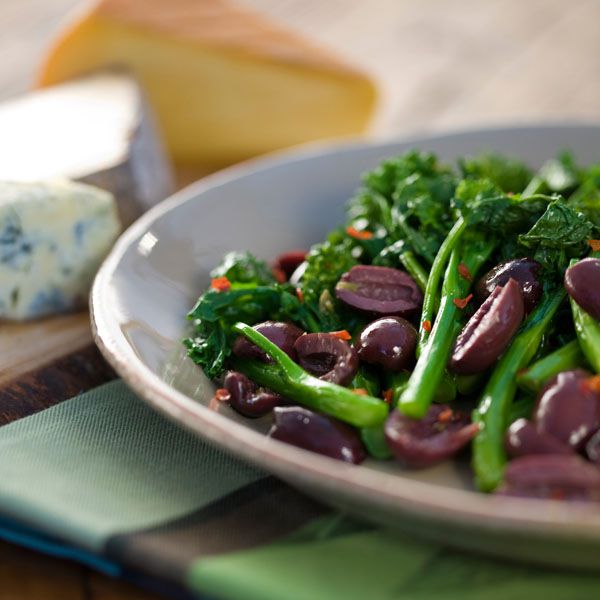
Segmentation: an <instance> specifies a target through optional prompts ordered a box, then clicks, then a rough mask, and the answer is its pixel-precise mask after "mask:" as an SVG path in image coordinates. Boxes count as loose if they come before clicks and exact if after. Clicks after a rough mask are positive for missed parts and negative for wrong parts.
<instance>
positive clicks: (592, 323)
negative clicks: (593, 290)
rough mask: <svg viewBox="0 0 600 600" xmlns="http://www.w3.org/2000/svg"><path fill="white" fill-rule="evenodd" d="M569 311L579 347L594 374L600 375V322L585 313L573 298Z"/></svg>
mask: <svg viewBox="0 0 600 600" xmlns="http://www.w3.org/2000/svg"><path fill="white" fill-rule="evenodd" d="M571 311H572V312H573V322H574V323H575V332H576V333H577V340H578V341H579V346H580V347H581V350H582V352H583V354H584V356H585V358H586V359H587V361H588V363H589V364H590V365H591V366H592V368H593V369H594V371H595V372H596V373H600V322H598V321H596V319H594V317H592V316H591V315H590V314H588V313H587V312H585V310H583V308H581V306H579V304H577V302H575V300H573V298H571Z"/></svg>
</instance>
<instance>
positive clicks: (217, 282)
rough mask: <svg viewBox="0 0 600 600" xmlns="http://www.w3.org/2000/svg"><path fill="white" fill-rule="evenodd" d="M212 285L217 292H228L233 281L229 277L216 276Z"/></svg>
mask: <svg viewBox="0 0 600 600" xmlns="http://www.w3.org/2000/svg"><path fill="white" fill-rule="evenodd" d="M210 287H211V288H212V289H213V290H217V292H227V291H229V290H230V289H231V281H229V279H227V277H215V278H214V279H213V280H212V281H211V282H210Z"/></svg>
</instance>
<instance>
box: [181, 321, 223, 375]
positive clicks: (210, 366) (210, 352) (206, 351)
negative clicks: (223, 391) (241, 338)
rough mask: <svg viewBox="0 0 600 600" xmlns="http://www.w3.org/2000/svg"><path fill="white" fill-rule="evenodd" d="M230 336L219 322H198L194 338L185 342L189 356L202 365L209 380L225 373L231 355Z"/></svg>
mask: <svg viewBox="0 0 600 600" xmlns="http://www.w3.org/2000/svg"><path fill="white" fill-rule="evenodd" d="M228 338H229V336H228V335H227V332H226V331H225V328H223V327H222V326H221V325H220V324H219V323H218V322H217V323H208V321H207V322H198V323H197V324H196V331H195V333H194V336H193V337H190V338H187V339H185V340H183V343H184V344H185V346H186V347H187V349H188V356H189V357H190V358H191V359H192V360H193V361H194V362H195V363H196V364H197V365H200V366H201V367H202V369H203V371H204V373H205V374H206V376H207V377H208V378H209V379H216V378H217V377H219V376H220V375H221V373H222V372H223V369H224V366H225V361H226V360H227V358H228V357H229V356H230V355H231V343H230V340H229V339H228Z"/></svg>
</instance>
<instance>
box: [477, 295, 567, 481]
mask: <svg viewBox="0 0 600 600" xmlns="http://www.w3.org/2000/svg"><path fill="white" fill-rule="evenodd" d="M564 297H565V291H564V289H563V288H562V286H561V287H560V288H559V289H557V290H556V291H554V292H552V293H551V294H547V295H546V296H545V298H544V299H543V300H542V302H541V303H540V304H539V305H538V306H537V308H536V309H535V310H534V311H533V312H532V313H531V314H530V315H529V317H528V318H527V320H526V321H525V323H524V324H523V326H522V328H521V330H520V331H519V333H518V334H517V336H516V337H515V338H514V339H513V341H512V343H511V345H510V346H509V348H508V350H507V351H506V352H505V353H504V355H503V356H502V358H501V359H500V361H499V362H498V364H497V365H496V367H495V369H494V371H493V372H492V375H491V377H490V380H489V381H488V384H487V385H486V387H485V389H484V391H483V394H482V396H481V400H480V402H479V406H478V407H477V408H476V409H475V410H474V411H473V422H475V423H478V424H479V428H480V429H479V433H478V434H477V436H476V437H475V439H474V440H473V458H472V465H473V470H474V471H475V481H476V483H477V485H478V487H479V488H480V489H481V490H483V491H485V492H489V491H492V490H494V489H495V488H496V487H497V486H498V484H499V483H500V482H501V480H502V475H503V472H504V465H505V463H506V452H505V450H504V434H505V431H506V427H507V426H508V425H509V423H508V422H507V421H508V415H509V412H510V408H511V404H512V401H513V398H514V396H515V392H516V390H517V383H516V376H517V373H518V372H519V371H520V370H521V369H523V368H524V367H526V366H527V364H528V363H529V361H530V360H531V359H532V358H533V357H534V356H535V353H536V352H537V350H538V348H539V346H540V343H541V341H542V336H543V334H544V332H545V331H546V329H547V328H548V325H549V323H550V321H551V320H552V317H553V316H554V314H555V313H556V311H557V310H558V307H559V306H560V305H561V303H562V301H563V299H564Z"/></svg>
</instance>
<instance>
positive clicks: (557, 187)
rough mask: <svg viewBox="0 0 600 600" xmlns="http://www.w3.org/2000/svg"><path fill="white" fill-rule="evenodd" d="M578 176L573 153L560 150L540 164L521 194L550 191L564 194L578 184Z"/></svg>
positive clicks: (547, 192)
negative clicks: (553, 156)
mask: <svg viewBox="0 0 600 600" xmlns="http://www.w3.org/2000/svg"><path fill="white" fill-rule="evenodd" d="M580 176H581V173H580V170H579V169H578V167H577V165H576V164H575V160H574V158H573V155H572V154H571V153H570V152H562V153H561V154H559V156H558V157H557V158H552V159H550V160H549V161H547V162H545V163H544V164H543V165H542V168H541V169H540V170H539V171H538V172H537V173H536V175H535V176H534V177H533V179H532V180H531V181H530V182H529V184H528V185H527V187H526V188H525V191H524V192H523V195H532V194H540V193H541V194H549V193H550V194H561V195H563V196H566V195H568V194H569V193H570V192H571V191H573V190H574V189H575V188H576V187H577V186H578V185H579V180H580Z"/></svg>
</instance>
